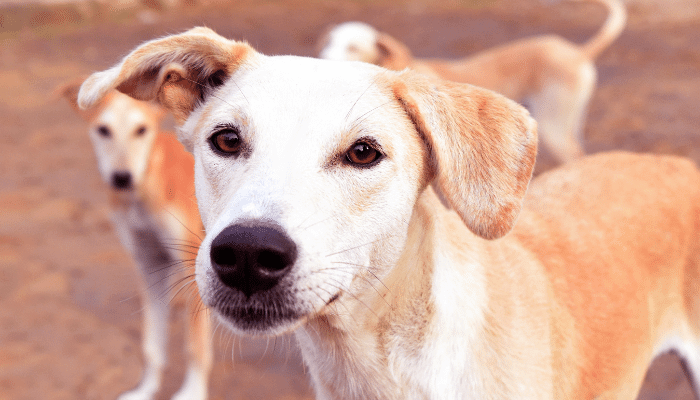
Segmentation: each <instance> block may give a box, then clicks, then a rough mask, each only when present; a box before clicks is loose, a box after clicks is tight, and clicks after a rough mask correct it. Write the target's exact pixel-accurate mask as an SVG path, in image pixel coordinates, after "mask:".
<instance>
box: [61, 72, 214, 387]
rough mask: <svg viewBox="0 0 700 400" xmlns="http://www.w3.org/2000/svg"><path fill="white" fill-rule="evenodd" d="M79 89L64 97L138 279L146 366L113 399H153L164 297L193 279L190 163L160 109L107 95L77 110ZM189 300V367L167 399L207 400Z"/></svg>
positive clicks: (207, 354)
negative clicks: (82, 129) (88, 146)
mask: <svg viewBox="0 0 700 400" xmlns="http://www.w3.org/2000/svg"><path fill="white" fill-rule="evenodd" d="M79 88H80V84H79V83H77V84H71V85H67V86H65V87H64V88H63V89H62V92H63V95H64V96H65V97H66V98H67V99H68V101H69V102H70V103H71V104H72V105H73V106H74V107H75V108H76V110H77V111H78V112H79V114H80V115H81V116H82V117H83V118H84V119H85V120H86V121H87V122H88V124H89V132H90V139H91V140H92V143H93V145H94V149H95V155H96V156H97V162H98V166H99V170H100V175H101V176H102V179H103V180H104V181H105V182H106V183H107V184H108V185H109V186H110V188H111V190H110V206H111V213H112V221H113V224H114V228H115V230H116V232H117V234H118V236H119V239H120V240H121V242H122V244H123V245H124V247H125V248H126V249H127V250H128V252H129V253H130V254H131V256H132V257H133V259H134V261H135V262H136V264H137V266H138V270H139V272H140V275H141V278H142V279H143V281H142V284H143V286H142V289H143V294H144V298H143V307H144V313H143V327H144V332H143V353H144V356H145V359H146V368H145V371H144V375H143V378H142V380H141V383H140V384H139V386H138V387H137V388H135V389H134V390H132V391H129V392H126V393H124V394H122V395H121V396H120V397H119V399H120V400H142V399H144V400H145V399H153V398H154V396H155V394H156V393H157V392H158V390H159V389H160V386H161V378H162V374H163V369H164V367H165V360H166V350H167V339H168V337H167V336H168V335H167V330H168V314H169V304H170V294H171V293H169V292H170V291H171V290H176V291H177V290H179V289H180V288H182V286H184V285H186V284H185V283H183V281H186V280H187V279H191V276H192V275H193V273H194V270H193V269H194V262H193V260H191V258H193V257H194V254H196V251H197V248H198V246H199V243H200V241H201V238H200V235H203V228H202V222H201V220H200V218H199V213H198V211H197V203H196V199H195V197H194V160H193V158H192V155H191V154H189V153H188V152H186V151H185V149H184V148H183V147H182V144H180V143H179V142H178V141H177V138H176V137H175V136H174V135H173V134H169V133H165V132H161V131H160V123H161V120H162V118H163V116H164V115H165V110H163V109H162V108H161V107H159V106H158V105H155V104H151V103H147V102H142V101H138V100H134V99H132V98H131V97H129V96H126V95H124V94H122V93H119V92H117V91H116V90H113V91H110V92H109V93H106V94H105V96H104V97H103V98H102V99H101V100H100V101H99V102H97V103H95V104H94V106H93V107H90V108H89V109H86V110H81V109H79V108H78V105H77V100H78V90H79ZM176 279H177V280H176ZM173 282H175V283H174V284H173ZM188 294H189V293H188ZM191 294H192V298H188V299H187V301H186V304H187V307H186V308H187V317H186V318H185V319H186V322H187V326H188V331H187V333H188V335H187V350H188V352H189V356H190V364H189V369H188V372H187V376H186V378H185V382H184V384H183V386H182V388H181V389H180V390H179V391H178V392H177V394H176V395H175V396H174V397H173V399H177V400H198V399H206V397H207V385H208V379H209V371H210V370H211V364H212V354H211V353H212V351H211V344H210V341H211V340H210V339H211V338H210V334H209V331H210V327H209V325H210V318H209V316H208V315H207V313H206V312H202V310H197V309H196V308H195V307H197V306H199V305H200V304H201V301H200V299H199V293H198V291H197V290H194V293H191Z"/></svg>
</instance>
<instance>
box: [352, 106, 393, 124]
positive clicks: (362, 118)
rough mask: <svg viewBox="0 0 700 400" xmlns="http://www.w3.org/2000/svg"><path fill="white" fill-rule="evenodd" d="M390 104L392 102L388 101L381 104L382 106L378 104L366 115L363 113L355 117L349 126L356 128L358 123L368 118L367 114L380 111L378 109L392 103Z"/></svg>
mask: <svg viewBox="0 0 700 400" xmlns="http://www.w3.org/2000/svg"><path fill="white" fill-rule="evenodd" d="M392 102H393V101H392V100H390V101H387V102H386V103H382V104H380V105H378V106H376V107H374V108H373V109H371V110H369V111H367V112H366V113H364V114H362V115H360V116H359V117H357V118H356V119H355V120H354V121H353V122H352V124H350V126H356V125H357V124H359V123H360V122H362V121H364V120H365V119H367V118H368V117H369V114H371V113H373V112H374V111H376V110H378V109H380V108H382V107H384V106H385V105H387V104H390V103H392Z"/></svg>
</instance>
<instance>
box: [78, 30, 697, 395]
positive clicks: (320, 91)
mask: <svg viewBox="0 0 700 400" xmlns="http://www.w3.org/2000/svg"><path fill="white" fill-rule="evenodd" d="M113 88H117V89H118V90H121V91H124V92H126V93H128V94H130V95H132V96H135V97H137V98H141V99H153V98H157V99H158V101H160V102H161V103H162V104H164V105H165V106H166V107H168V109H170V110H172V111H173V112H174V113H175V115H177V116H178V120H179V121H180V123H181V128H180V135H181V139H182V140H183V142H184V143H185V144H186V146H187V148H188V149H190V150H191V151H192V152H193V153H194V157H195V181H196V188H197V198H198V201H199V206H200V211H201V215H202V218H203V222H204V226H205V227H206V231H207V236H206V238H205V239H204V240H203V242H202V245H201V247H200V251H199V254H198V257H197V282H198V284H199V288H200V291H201V295H202V299H203V300H204V302H205V303H206V304H208V305H210V306H211V307H213V309H214V310H216V313H217V314H218V315H219V317H220V319H221V320H222V321H225V323H226V324H228V325H229V326H230V327H231V328H232V329H233V330H235V331H236V332H240V333H247V334H265V335H274V334H279V333H282V332H285V331H290V330H296V337H297V339H298V341H299V344H300V345H301V349H302V353H303V357H304V359H305V361H306V363H307V364H308V366H309V371H310V373H311V375H312V377H313V382H314V386H315V389H316V393H317V397H318V398H319V399H439V400H445V399H474V398H483V399H538V400H541V399H550V400H553V399H576V400H578V399H634V398H635V396H636V394H637V392H638V390H639V387H640V385H641V382H642V380H643V378H644V374H645V371H646V369H647V366H648V364H649V362H650V360H651V359H652V358H653V357H654V355H655V354H657V353H658V352H660V351H664V350H666V349H669V348H675V349H677V350H679V351H680V352H681V354H683V355H684V356H685V357H687V361H688V365H689V366H690V369H691V371H693V373H694V374H695V375H696V376H697V374H698V372H700V370H699V369H698V368H700V348H699V343H700V315H699V313H700V302H699V301H698V299H700V298H699V297H698V296H697V293H698V287H700V171H698V170H697V168H696V167H695V166H694V165H693V164H692V163H691V162H690V161H688V160H684V159H681V158H675V157H662V156H651V155H648V156H644V155H632V154H626V153H614V154H609V155H600V156H595V157H590V158H587V159H584V160H581V161H579V162H575V163H572V164H569V166H567V167H565V168H564V169H561V170H558V171H557V172H554V173H549V174H545V175H543V176H542V177H541V178H539V179H538V180H537V181H536V182H535V183H533V184H532V186H531V188H530V190H529V194H528V195H527V196H525V192H526V190H527V188H528V182H529V180H530V176H531V172H532V168H533V164H534V160H535V155H536V154H535V153H536V143H537V135H536V132H535V131H536V128H535V122H534V121H533V119H532V118H530V117H529V115H528V113H527V111H526V110H525V109H524V108H522V107H521V106H519V105H518V104H516V103H515V102H513V101H510V100H508V99H506V98H505V97H503V96H500V95H498V94H496V93H493V92H490V91H488V90H485V89H480V88H476V87H473V86H470V85H466V84H456V83H451V82H447V81H441V80H432V79H430V78H427V77H425V76H424V75H420V74H416V73H413V72H411V71H405V72H393V71H387V70H385V69H383V68H380V67H377V66H374V65H370V64H366V63H357V62H332V61H326V60H318V59H310V58H301V57H292V56H281V57H267V56H264V55H262V54H259V53H257V52H255V51H254V50H253V49H252V48H251V47H250V46H248V45H247V44H245V43H241V42H236V41H230V40H227V39H224V38H223V37H221V36H218V35H217V34H215V33H214V32H212V31H211V30H208V29H203V28H197V29H193V30H191V31H189V32H186V33H183V34H180V35H175V36H170V37H166V38H163V39H159V40H155V41H152V42H149V43H146V44H144V45H142V46H140V47H139V48H137V49H136V50H134V51H133V52H132V53H131V54H130V55H128V56H127V57H126V58H125V59H124V60H123V61H122V62H121V63H119V64H118V65H117V66H115V67H114V68H112V69H109V70H107V71H104V72H100V73H96V74H94V75H93V76H92V77H91V78H89V79H88V80H87V81H86V82H85V83H84V84H83V86H82V88H81V92H80V104H81V106H83V107H86V106H90V105H91V104H93V103H94V102H96V101H98V100H99V99H100V98H101V97H102V95H103V94H104V93H107V92H109V91H110V90H112V89H113ZM523 198H524V199H525V200H524V202H523ZM523 203H524V205H523ZM516 219H517V222H516ZM509 232H510V233H509ZM489 239H491V240H489ZM496 239H497V240H496Z"/></svg>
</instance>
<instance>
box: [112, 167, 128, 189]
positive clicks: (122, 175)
mask: <svg viewBox="0 0 700 400" xmlns="http://www.w3.org/2000/svg"><path fill="white" fill-rule="evenodd" d="M112 186H113V187H114V188H116V189H131V172H127V171H117V172H115V173H114V174H112Z"/></svg>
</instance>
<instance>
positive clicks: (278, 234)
mask: <svg viewBox="0 0 700 400" xmlns="http://www.w3.org/2000/svg"><path fill="white" fill-rule="evenodd" d="M210 257H211V265H212V268H213V270H214V271H215V272H216V274H217V275H218V277H219V279H220V280H221V282H222V283H223V284H225V285H226V286H228V287H229V288H231V289H234V290H237V291H239V292H241V293H243V294H244V295H245V296H246V297H247V298H250V296H252V295H253V294H254V293H257V292H262V291H265V290H269V289H271V288H273V287H274V286H275V285H277V283H278V282H279V281H280V279H282V277H284V276H285V275H286V274H287V273H288V272H289V271H290V269H291V266H292V265H293V264H294V261H295V260H296V258H297V247H296V244H294V242H293V241H292V240H291V239H290V238H289V237H288V236H287V235H286V234H285V233H284V232H283V231H282V230H281V229H279V228H278V227H275V226H271V225H262V224H255V223H253V224H236V225H231V226H229V227H227V228H225V229H224V230H222V231H221V233H219V235H217V236H216V237H215V238H214V240H213V241H212V243H211V252H210Z"/></svg>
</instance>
